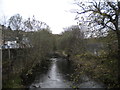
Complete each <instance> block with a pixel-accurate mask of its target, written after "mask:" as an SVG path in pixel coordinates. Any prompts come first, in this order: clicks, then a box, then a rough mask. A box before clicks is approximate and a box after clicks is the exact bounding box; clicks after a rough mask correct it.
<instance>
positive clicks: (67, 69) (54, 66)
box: [30, 58, 104, 90]
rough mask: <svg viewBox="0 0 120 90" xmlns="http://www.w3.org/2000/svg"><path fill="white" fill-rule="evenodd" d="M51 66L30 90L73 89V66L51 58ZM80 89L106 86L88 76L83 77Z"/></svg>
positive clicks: (63, 60)
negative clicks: (34, 89) (41, 89)
mask: <svg viewBox="0 0 120 90" xmlns="http://www.w3.org/2000/svg"><path fill="white" fill-rule="evenodd" d="M50 60H51V62H52V63H51V66H50V67H49V70H48V71H47V72H46V73H43V74H40V75H38V76H37V77H36V79H35V81H34V82H33V83H32V84H31V85H30V90H32V89H33V88H72V87H73V86H74V83H73V81H71V80H70V77H69V75H71V74H72V71H73V69H72V65H71V64H70V63H69V62H68V61H67V60H66V59H62V58H51V59H50ZM79 78H80V80H81V81H80V83H79V84H78V85H77V87H78V88H103V87H104V85H103V84H101V83H98V82H95V81H94V80H91V79H90V78H88V77H87V76H86V75H81V76H80V77H79Z"/></svg>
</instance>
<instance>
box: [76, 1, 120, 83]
mask: <svg viewBox="0 0 120 90" xmlns="http://www.w3.org/2000/svg"><path fill="white" fill-rule="evenodd" d="M76 4H77V5H78V6H79V7H80V8H81V11H79V10H78V11H76V13H77V15H80V14H85V13H88V14H89V16H88V17H89V21H88V22H89V23H90V24H92V25H93V26H94V27H97V30H102V29H106V28H107V29H109V30H113V31H114V32H115V33H116V36H117V40H118V80H119V82H120V28H119V27H118V26H119V25H118V20H119V17H120V1H118V0H116V1H114V2H111V1H110V0H103V1H95V0H94V1H93V2H88V3H82V2H80V1H76ZM76 19H78V20H79V18H78V17H77V18H76ZM107 29H106V30H107Z"/></svg>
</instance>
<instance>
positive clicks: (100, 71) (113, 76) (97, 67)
mask: <svg viewBox="0 0 120 90" xmlns="http://www.w3.org/2000/svg"><path fill="white" fill-rule="evenodd" d="M71 60H72V61H73V62H74V64H75V65H76V69H75V72H77V73H78V75H76V76H75V77H74V78H77V76H79V75H80V74H87V75H88V76H89V77H91V78H92V79H94V80H96V81H99V82H103V83H104V84H105V85H106V86H107V87H108V88H115V87H120V85H119V84H118V83H117V81H118V80H117V60H116V58H111V57H108V56H107V55H106V54H104V55H100V56H94V55H92V54H90V53H86V54H81V55H75V56H71ZM76 80H77V79H76Z"/></svg>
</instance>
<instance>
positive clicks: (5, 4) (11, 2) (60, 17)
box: [0, 0, 77, 34]
mask: <svg viewBox="0 0 120 90" xmlns="http://www.w3.org/2000/svg"><path fill="white" fill-rule="evenodd" d="M73 3H74V0H0V13H1V14H0V17H3V16H7V18H9V17H10V16H12V15H14V14H17V13H19V14H20V15H21V16H23V18H28V17H32V16H33V15H34V16H35V17H36V19H38V20H40V21H43V22H45V23H47V24H48V25H49V26H50V28H51V30H52V32H53V33H54V34H58V33H60V32H62V31H63V28H65V27H68V26H70V25H76V24H77V21H75V20H74V18H75V16H76V14H75V13H71V12H70V11H69V10H71V9H75V8H77V6H76V5H75V4H73Z"/></svg>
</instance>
